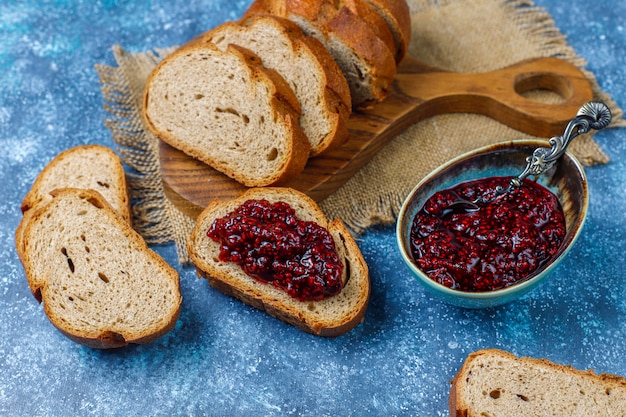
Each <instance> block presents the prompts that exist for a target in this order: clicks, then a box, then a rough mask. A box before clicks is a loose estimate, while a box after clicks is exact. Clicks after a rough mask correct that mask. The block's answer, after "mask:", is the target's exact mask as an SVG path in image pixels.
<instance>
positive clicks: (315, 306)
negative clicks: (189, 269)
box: [187, 187, 370, 336]
mask: <svg viewBox="0 0 626 417" xmlns="http://www.w3.org/2000/svg"><path fill="white" fill-rule="evenodd" d="M256 200H266V201H268V202H269V203H270V204H274V203H276V202H284V203H287V204H288V205H289V206H290V207H291V208H293V209H294V210H295V213H296V217H297V218H298V219H299V220H301V221H305V222H314V223H317V225H319V226H321V227H323V228H325V229H327V230H328V232H329V233H330V235H331V236H332V240H333V241H334V246H335V249H336V253H337V254H338V256H339V259H340V260H341V262H342V263H343V272H344V274H345V275H344V277H343V280H344V284H343V288H342V289H341V291H340V292H339V293H338V294H336V295H332V296H329V297H326V298H323V299H321V300H316V301H300V300H299V299H297V298H294V297H292V296H291V295H289V294H288V293H287V292H286V291H285V290H284V289H282V288H277V287H275V286H273V285H271V284H269V283H267V282H262V281H259V280H257V279H253V278H252V277H251V276H249V275H248V274H246V272H244V270H243V269H242V268H241V267H240V266H238V265H237V264H236V263H234V262H228V261H221V260H220V259H219V256H220V250H221V244H220V243H218V242H216V241H214V240H213V239H211V238H209V237H208V236H207V231H208V230H209V228H210V227H211V226H212V225H213V223H214V222H215V220H216V219H219V218H222V217H224V216H226V215H227V214H229V213H231V212H233V211H234V210H235V209H237V208H238V207H239V206H241V205H242V204H244V202H247V201H256ZM259 245H263V243H262V242H259ZM187 248H188V252H189V256H190V258H191V261H192V262H193V263H194V265H195V266H196V268H197V271H198V274H199V275H200V276H201V277H204V278H206V279H208V281H209V283H210V284H211V285H212V286H213V287H215V288H217V289H219V290H221V291H222V292H224V293H226V294H228V295H231V296H234V297H236V298H238V299H240V300H242V301H243V302H245V303H247V304H249V305H251V306H253V307H256V308H258V309H260V310H264V311H266V312H267V313H269V314H270V315H272V316H275V317H277V318H279V319H280V320H283V321H285V322H287V323H289V324H292V325H294V326H296V327H298V328H300V329H302V330H304V331H306V332H309V333H312V334H316V335H321V336H337V335H340V334H343V333H346V332H348V331H349V330H351V329H352V328H354V327H355V326H356V325H358V324H359V323H360V322H361V321H362V320H363V318H364V315H365V311H366V309H367V304H368V301H369V292H370V285H369V275H368V269H367V265H366V264H365V261H364V259H363V256H362V255H361V253H360V250H359V248H358V246H357V245H356V242H355V241H354V239H353V238H352V236H351V235H350V233H349V232H348V231H347V230H346V228H345V226H344V225H343V223H342V222H341V221H340V220H334V221H331V222H328V221H327V220H326V218H325V216H324V214H323V213H322V212H321V211H320V209H319V207H318V206H317V204H316V203H315V202H314V201H313V200H311V199H310V198H309V197H307V196H306V195H305V194H303V193H301V192H298V191H295V190H292V189H289V188H277V187H265V188H251V189H249V190H248V191H246V192H245V193H244V194H243V195H242V196H240V197H239V198H236V199H234V200H230V201H227V202H219V201H215V202H213V203H211V204H209V206H208V207H207V208H206V209H205V210H204V211H203V212H202V213H201V214H200V216H199V217H198V218H197V224H196V227H195V229H194V230H193V232H192V234H191V236H190V238H189V241H188V245H187ZM290 261H295V262H300V261H301V260H298V259H290Z"/></svg>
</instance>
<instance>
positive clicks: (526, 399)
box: [517, 394, 528, 401]
mask: <svg viewBox="0 0 626 417" xmlns="http://www.w3.org/2000/svg"><path fill="white" fill-rule="evenodd" d="M517 398H519V399H520V400H522V401H528V397H527V396H525V395H522V394H517Z"/></svg>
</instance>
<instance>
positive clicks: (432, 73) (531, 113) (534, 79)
mask: <svg viewBox="0 0 626 417" xmlns="http://www.w3.org/2000/svg"><path fill="white" fill-rule="evenodd" d="M409 60H410V62H406V63H405V62H403V70H402V72H399V73H398V75H397V77H396V83H395V87H396V88H397V89H398V90H399V91H400V92H402V94H405V95H406V96H407V97H410V98H412V99H415V100H417V101H418V103H416V105H415V107H413V111H414V112H415V114H413V115H411V116H410V117H411V118H412V119H413V120H415V119H416V118H417V119H422V118H426V117H430V116H434V115H436V114H444V113H455V112H466V113H479V114H484V115H486V116H489V117H491V118H493V119H496V120H498V121H500V122H502V123H504V124H506V125H508V126H510V127H512V128H514V129H517V130H520V131H522V132H526V133H529V134H532V135H535V136H539V137H549V136H553V135H556V134H559V133H561V132H562V130H563V128H564V127H565V125H566V124H567V121H568V120H570V119H571V118H572V117H573V115H575V114H576V112H577V111H578V109H579V108H580V106H581V104H582V103H584V102H586V101H588V100H591V99H592V98H593V92H592V90H591V86H590V84H589V80H588V79H587V78H586V77H585V76H584V74H582V72H581V71H580V69H579V68H578V67H576V66H575V65H573V64H571V63H569V62H567V61H565V60H562V59H558V58H536V59H531V60H527V61H523V62H519V63H517V64H515V65H511V66H509V67H506V68H503V69H499V70H495V71H490V72H482V73H456V72H450V71H444V70H439V69H436V68H433V67H429V66H426V65H424V64H422V63H420V62H419V61H416V60H412V59H411V58H409ZM533 90H548V91H551V92H553V93H556V94H557V95H558V96H560V98H561V99H560V100H558V102H557V103H543V102H539V101H536V100H532V99H530V98H527V97H525V96H523V95H522V94H523V93H526V92H528V91H533ZM407 116H408V115H407Z"/></svg>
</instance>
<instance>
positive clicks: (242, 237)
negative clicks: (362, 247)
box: [207, 200, 343, 301]
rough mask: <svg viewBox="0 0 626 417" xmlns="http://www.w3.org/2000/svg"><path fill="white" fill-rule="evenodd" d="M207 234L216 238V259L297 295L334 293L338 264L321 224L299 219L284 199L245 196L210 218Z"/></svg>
mask: <svg viewBox="0 0 626 417" xmlns="http://www.w3.org/2000/svg"><path fill="white" fill-rule="evenodd" d="M207 236H208V237H209V238H211V239H212V240H214V241H215V242H218V243H219V244H220V245H221V247H220V255H219V259H220V261H222V262H234V263H236V264H237V265H239V266H240V267H241V268H242V269H243V270H244V272H245V273H246V274H248V275H249V276H250V277H252V278H254V279H256V280H258V281H261V282H264V283H269V284H271V285H274V286H275V287H277V288H280V289H282V290H284V291H285V292H287V294H289V295H290V296H291V297H293V298H296V299H298V300H300V301H315V300H321V299H323V298H326V297H330V296H333V295H336V294H337V293H339V292H340V291H341V289H342V288H343V280H342V273H343V264H342V263H341V261H340V259H339V255H338V254H337V251H336V249H335V242H334V240H333V237H332V236H331V234H330V233H329V232H328V230H326V229H325V228H323V227H321V226H320V225H318V224H317V223H315V222H310V221H302V220H300V219H298V218H297V217H296V213H295V210H294V209H293V208H292V207H290V206H289V204H287V203H285V202H276V203H270V202H268V201H267V200H247V201H246V202H244V203H243V204H242V205H241V206H239V207H238V208H237V209H235V210H234V211H232V212H231V213H229V214H227V215H226V216H224V217H221V218H218V219H217V220H215V221H214V222H213V224H212V225H211V226H210V228H209V230H208V231H207Z"/></svg>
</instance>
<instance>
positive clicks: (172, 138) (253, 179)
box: [142, 38, 310, 187]
mask: <svg viewBox="0 0 626 417" xmlns="http://www.w3.org/2000/svg"><path fill="white" fill-rule="evenodd" d="M196 52H197V53H206V54H210V55H212V56H215V57H220V56H223V54H228V55H231V56H234V57H236V58H237V59H238V60H239V61H240V62H241V64H242V66H243V67H244V68H246V71H247V72H248V80H249V82H250V84H256V83H258V84H260V85H264V88H265V90H266V91H268V92H269V94H270V97H269V101H270V106H271V109H272V112H273V115H274V118H275V120H276V121H277V123H280V124H281V125H282V126H283V127H284V131H285V132H286V134H285V135H284V136H283V137H282V140H284V144H283V145H282V150H283V152H284V155H283V157H282V161H283V163H282V164H281V165H280V166H279V167H277V169H275V170H274V171H272V172H271V173H268V174H267V175H264V176H262V177H259V176H258V175H255V174H254V172H252V171H250V172H248V170H251V169H253V167H255V166H257V165H258V164H259V162H260V161H259V160H255V161H250V163H249V164H247V166H248V169H246V170H245V171H244V170H240V169H235V168H233V165H232V164H231V163H228V162H224V161H223V160H221V159H219V158H217V157H216V156H215V155H214V154H212V153H211V152H210V151H208V150H207V149H206V148H207V147H205V145H202V146H196V145H194V144H190V143H189V141H188V139H189V138H186V137H185V138H180V137H177V136H176V135H174V134H172V133H169V132H167V131H166V130H165V129H162V128H159V127H158V123H159V122H158V120H154V119H153V116H152V115H151V112H152V111H151V107H152V100H151V95H152V92H151V88H152V85H153V83H154V82H155V79H156V78H157V77H159V73H160V72H161V70H162V69H163V68H165V67H167V66H169V65H173V63H174V62H175V61H176V60H177V59H179V58H180V57H185V56H188V55H192V54H194V53H196ZM207 77H208V78H207V79H209V78H210V74H209V75H207ZM233 82H235V81H233ZM224 88H228V87H224ZM189 93H190V95H193V94H194V92H189ZM249 99H250V100H252V99H253V97H250V98H249ZM155 100H156V99H155ZM299 115H300V107H299V103H298V100H297V98H296V96H295V94H294V93H293V91H292V90H291V88H290V87H289V85H288V84H287V82H286V81H285V80H284V79H283V78H282V77H281V76H280V74H278V73H277V72H276V71H273V70H270V69H268V68H265V67H264V66H263V64H262V61H261V59H260V58H259V57H258V56H256V55H255V54H254V53H253V52H252V51H250V50H248V49H245V48H242V47H240V46H237V45H230V46H229V47H228V48H227V50H226V51H225V52H222V51H220V50H219V48H217V47H216V46H215V45H213V44H211V43H205V42H202V41H201V38H196V39H194V40H192V41H190V42H188V43H187V44H185V45H183V46H182V47H181V48H179V49H178V50H176V51H174V52H173V53H172V54H170V55H169V56H167V57H165V58H164V59H163V60H162V61H161V62H160V63H159V65H157V67H156V68H155V69H154V70H153V71H152V73H151V74H150V76H149V77H148V80H147V82H146V87H145V89H144V94H143V105H142V116H143V118H144V121H145V123H146V126H147V127H148V129H149V130H150V131H151V132H152V133H153V134H154V135H155V136H157V137H158V138H159V139H161V140H163V141H165V142H167V143H168V144H170V145H171V146H173V147H175V148H177V149H180V150H182V151H183V152H185V153H187V154H188V155H190V156H192V157H194V158H196V159H198V160H200V161H202V162H204V163H206V164H208V165H210V166H212V167H213V168H215V169H217V170H219V171H221V172H222V173H224V174H226V175H227V176H229V177H231V178H233V179H235V180H236V181H238V182H240V183H241V184H243V185H245V186H248V187H253V186H268V185H278V184H282V183H285V182H287V181H289V180H291V179H293V178H295V177H297V176H298V175H299V174H300V173H301V172H302V170H303V169H304V166H305V165H306V162H307V161H308V157H309V152H310V144H309V141H308V138H307V137H306V135H305V134H304V132H303V131H302V129H301V128H300V125H299V123H298V118H299ZM267 139H268V141H270V140H271V139H273V138H267ZM208 147H211V145H208Z"/></svg>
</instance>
